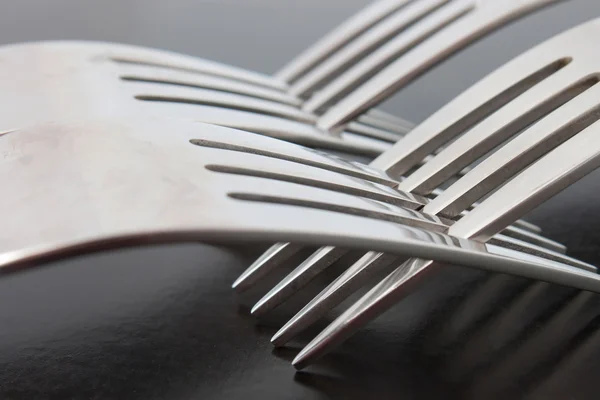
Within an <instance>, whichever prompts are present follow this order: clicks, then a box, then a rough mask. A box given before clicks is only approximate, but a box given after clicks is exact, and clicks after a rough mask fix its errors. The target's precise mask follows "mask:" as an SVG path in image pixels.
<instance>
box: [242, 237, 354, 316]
mask: <svg viewBox="0 0 600 400" xmlns="http://www.w3.org/2000/svg"><path fill="white" fill-rule="evenodd" d="M346 253H347V250H345V249H341V248H339V247H332V246H326V247H322V248H320V249H319V250H317V251H316V252H314V253H313V254H312V255H311V256H309V257H308V258H307V259H306V260H305V261H304V262H303V263H302V264H300V265H299V266H298V267H297V268H296V269H294V270H293V271H292V272H291V273H290V274H289V275H287V276H286V277H285V278H283V279H282V280H281V282H279V283H278V284H277V285H276V286H275V287H274V288H273V289H271V290H270V291H269V292H268V293H267V294H266V295H264V296H263V297H262V298H261V299H260V300H259V301H258V302H256V304H255V305H254V307H252V311H251V313H252V315H255V316H260V315H264V314H265V313H266V312H267V311H270V310H272V309H274V308H275V307H277V306H278V305H280V304H281V303H283V302H284V301H285V300H287V299H288V298H289V297H290V296H292V295H293V294H294V293H295V292H296V291H297V290H298V287H302V286H304V285H306V284H307V283H308V282H310V281H311V280H312V279H313V278H314V277H315V276H317V275H318V274H319V273H321V272H322V271H323V270H324V269H325V268H327V267H329V266H330V265H331V264H333V263H335V262H336V261H337V260H339V259H340V258H341V257H342V256H344V255H345V254H346Z"/></svg>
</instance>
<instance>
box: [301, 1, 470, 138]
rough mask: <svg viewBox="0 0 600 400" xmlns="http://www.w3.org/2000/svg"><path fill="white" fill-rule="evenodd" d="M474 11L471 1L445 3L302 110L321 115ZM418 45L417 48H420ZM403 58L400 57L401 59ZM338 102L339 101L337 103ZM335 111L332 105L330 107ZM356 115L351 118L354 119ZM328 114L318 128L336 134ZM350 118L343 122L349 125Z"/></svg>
mask: <svg viewBox="0 0 600 400" xmlns="http://www.w3.org/2000/svg"><path fill="white" fill-rule="evenodd" d="M474 8H475V4H474V2H473V1H471V0H458V1H456V2H452V3H449V4H447V5H446V6H444V7H441V8H440V9H438V10H436V11H434V12H433V13H431V14H430V15H428V16H427V17H425V18H423V19H422V20H421V21H420V23H418V24H415V25H414V26H412V27H410V28H408V29H407V30H405V31H404V32H402V34H401V35H398V36H397V37H396V38H394V39H392V40H390V41H388V42H387V43H386V44H384V45H383V46H381V47H380V48H378V49H377V50H375V51H374V52H372V53H371V54H369V56H368V57H366V58H364V59H362V60H361V61H359V62H358V63H356V64H355V65H354V66H353V67H352V68H350V69H349V70H347V71H345V72H343V73H342V74H341V75H340V76H338V77H336V78H335V79H333V80H332V81H331V82H329V83H328V84H327V85H326V86H325V87H323V88H321V89H320V90H319V91H318V92H317V93H315V94H314V95H313V96H312V97H311V98H310V99H309V100H307V101H306V102H305V103H304V106H303V107H304V109H305V110H306V111H309V112H313V113H321V112H323V111H326V109H327V108H328V107H329V106H330V105H332V104H334V103H335V102H336V101H337V100H340V99H342V98H343V96H345V95H347V94H348V92H350V91H351V90H352V89H354V88H356V87H357V86H358V85H360V84H361V83H362V82H363V81H364V80H366V79H368V78H369V77H370V74H372V73H374V72H376V71H377V70H378V69H381V68H382V67H384V66H385V64H386V62H389V61H390V60H393V59H394V58H397V57H398V56H403V55H404V54H405V53H407V52H409V50H410V49H411V48H413V47H416V48H420V47H422V46H424V44H423V43H422V42H423V41H425V40H426V39H427V38H428V37H430V36H432V35H434V34H435V33H436V32H438V31H440V30H442V29H443V28H444V27H447V26H448V25H450V24H452V23H453V22H454V21H456V20H457V19H459V18H460V17H463V16H464V15H466V14H467V13H468V12H469V11H471V10H473V9H474ZM419 44H420V46H417V45H419ZM402 59H404V57H400V60H402ZM340 103H341V101H340ZM333 108H336V107H335V106H334V107H332V109H333ZM358 115H359V114H358V113H357V114H355V115H353V117H355V116H356V117H357V116H358ZM331 116H332V114H331V112H330V111H326V112H325V114H324V116H323V118H322V121H320V125H321V126H322V127H324V128H325V129H327V130H331V131H335V129H334V127H339V126H340V125H341V124H336V125H335V126H334V125H328V124H327V122H328V121H329V119H330V118H331ZM349 121H350V118H349V119H347V120H345V121H344V122H349Z"/></svg>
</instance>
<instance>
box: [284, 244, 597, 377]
mask: <svg viewBox="0 0 600 400" xmlns="http://www.w3.org/2000/svg"><path fill="white" fill-rule="evenodd" d="M502 251H503V252H505V254H511V256H513V257H516V258H519V257H521V256H522V254H520V253H519V252H517V251H512V252H511V251H510V250H507V249H502ZM524 259H529V260H531V259H535V257H533V258H532V257H530V256H529V255H526V257H525V258H524ZM538 261H539V263H534V264H529V265H523V268H520V269H518V270H513V271H508V270H504V271H503V270H496V271H495V272H501V273H511V274H516V275H520V276H524V277H527V278H530V279H536V280H540V281H544V282H549V283H556V284H559V285H567V286H571V287H574V288H577V289H581V290H593V291H598V290H599V289H600V276H599V275H597V274H595V273H591V272H588V271H584V270H580V269H576V268H571V267H566V266H564V265H562V264H559V263H554V262H551V261H548V260H543V259H539V260H538ZM443 265H444V264H443V263H439V262H436V261H432V260H423V259H419V258H413V259H410V260H408V261H406V262H405V263H404V264H402V265H401V266H400V267H398V268H397V269H396V270H395V271H394V272H392V273H391V274H390V275H388V276H387V277H386V278H384V279H383V280H382V281H381V282H380V283H378V284H377V285H376V286H375V287H374V288H373V289H371V290H370V291H369V292H368V293H367V294H365V295H364V296H363V297H362V298H361V299H359V300H358V301H357V302H356V303H354V304H353V305H352V306H351V307H350V308H349V309H348V310H346V311H345V312H344V313H343V314H342V315H340V316H339V317H338V318H337V319H336V320H335V321H333V322H332V323H331V324H330V325H329V326H328V327H327V328H325V329H324V330H323V331H322V332H321V333H320V334H319V335H318V336H317V337H315V339H313V340H312V341H311V342H310V343H309V344H308V345H307V346H306V347H305V348H304V349H302V351H301V352H300V353H299V354H298V356H297V357H296V358H295V359H294V361H293V362H292V364H293V365H294V367H296V368H297V369H302V368H304V367H306V366H307V365H308V364H310V363H312V362H314V361H315V360H316V359H318V358H319V357H321V356H323V355H324V354H325V353H327V352H329V351H330V350H331V349H332V348H333V347H335V346H337V345H338V344H340V343H341V342H342V341H343V340H344V339H345V338H347V337H348V336H350V335H352V333H354V332H355V331H356V330H357V329H359V328H360V327H361V326H362V325H364V324H365V323H367V322H369V321H370V320H372V319H374V318H376V317H377V316H379V315H381V314H382V313H383V312H385V311H387V310H388V309H389V308H390V307H391V306H393V305H394V304H395V303H397V302H398V301H400V300H401V299H402V298H404V297H406V296H407V295H409V294H410V293H412V292H413V291H414V290H415V289H416V287H417V286H419V284H420V282H421V281H422V280H423V279H426V276H427V274H428V273H431V272H434V271H435V269H436V268H439V267H441V266H443ZM481 267H483V268H485V269H487V270H489V271H494V270H495V267H494V266H493V265H491V264H489V265H481Z"/></svg>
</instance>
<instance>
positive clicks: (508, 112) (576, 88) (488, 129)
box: [401, 66, 596, 211]
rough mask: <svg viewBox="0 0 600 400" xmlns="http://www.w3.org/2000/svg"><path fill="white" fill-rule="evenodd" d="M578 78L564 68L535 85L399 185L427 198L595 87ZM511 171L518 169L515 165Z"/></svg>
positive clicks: (577, 75)
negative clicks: (488, 155) (512, 139)
mask: <svg viewBox="0 0 600 400" xmlns="http://www.w3.org/2000/svg"><path fill="white" fill-rule="evenodd" d="M580 77H581V75H580V71H579V70H578V69H577V68H569V66H567V67H565V68H564V69H562V70H561V71H559V72H557V73H556V74H554V75H552V76H551V77H549V78H547V79H546V80H544V81H542V82H540V83H538V84H537V85H536V86H534V87H533V88H531V89H530V90H528V91H527V92H525V93H523V94H522V95H521V96H519V97H517V98H516V99H514V100H513V101H512V102H510V103H508V104H507V105H506V106H504V107H503V108H501V109H500V110H498V111H496V112H495V113H494V114H492V115H491V116H490V117H488V118H487V119H486V120H484V121H482V122H481V123H479V124H478V125H477V126H475V127H474V128H472V129H471V130H470V131H468V132H466V133H465V134H464V135H462V136H460V137H459V138H458V139H456V140H455V141H454V142H453V143H452V144H450V145H449V146H448V147H446V148H445V149H444V150H442V152H441V153H439V154H438V155H437V156H435V157H434V158H433V159H432V160H431V161H429V162H428V163H427V164H425V165H423V166H422V167H421V168H419V169H418V170H417V171H415V172H414V173H413V174H411V175H410V176H409V177H407V178H406V179H405V180H404V181H403V182H402V183H401V186H402V189H403V190H406V191H414V192H415V193H419V194H426V193H428V192H430V191H431V190H433V189H435V188H436V187H438V186H439V185H440V184H442V183H443V182H444V181H445V180H446V179H448V178H450V177H452V176H454V175H455V174H456V173H457V172H458V171H460V170H461V169H462V168H464V167H466V166H468V165H470V164H472V163H473V162H475V161H477V160H478V159H479V158H480V157H482V156H484V155H485V154H486V153H488V152H489V151H491V150H493V149H494V148H495V147H496V146H498V145H500V144H501V143H502V142H504V141H506V140H508V139H509V138H511V137H512V136H514V135H516V134H517V133H519V132H520V131H521V130H522V129H524V128H526V127H527V126H528V125H530V124H532V123H534V122H535V121H536V120H538V119H540V118H542V117H544V116H546V115H547V114H550V113H551V112H552V111H554V110H556V112H555V114H560V113H561V112H562V110H563V109H562V108H560V107H561V106H562V105H563V104H565V103H567V102H569V101H570V100H573V99H575V100H576V99H577V97H578V95H580V94H581V93H582V92H584V91H586V90H587V89H589V88H590V87H591V86H593V85H594V84H595V83H596V79H595V78H591V79H590V78H588V79H585V77H583V78H584V79H582V80H581V81H580V80H579V79H580ZM557 108H558V109H557ZM507 121H508V122H507ZM554 132H555V130H554V129H551V130H550V132H549V133H548V135H550V134H551V133H554ZM565 134H566V132H565ZM510 149H511V150H513V149H514V148H512V147H511V148H510ZM540 151H541V150H540ZM523 157H525V156H523ZM514 168H518V165H515V167H514ZM509 171H510V170H509ZM497 183H498V182H497V181H496V182H494V183H491V185H490V186H492V187H493V186H495V185H496V184H497ZM460 211H462V210H460Z"/></svg>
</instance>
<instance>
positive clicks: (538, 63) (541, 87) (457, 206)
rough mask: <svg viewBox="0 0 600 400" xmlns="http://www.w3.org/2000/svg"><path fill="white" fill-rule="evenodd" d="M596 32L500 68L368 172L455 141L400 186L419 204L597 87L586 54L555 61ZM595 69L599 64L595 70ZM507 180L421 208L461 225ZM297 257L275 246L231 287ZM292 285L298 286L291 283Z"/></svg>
mask: <svg viewBox="0 0 600 400" xmlns="http://www.w3.org/2000/svg"><path fill="white" fill-rule="evenodd" d="M591 26H593V25H583V26H582V27H580V28H578V29H575V30H574V31H569V33H568V34H565V36H558V37H556V38H555V39H551V40H549V41H547V42H545V43H544V44H542V45H540V46H538V47H536V48H534V49H533V50H531V51H529V52H527V53H525V54H524V55H522V56H520V57H518V58H517V59H515V60H514V61H512V62H510V63H508V64H507V65H506V66H504V67H501V68H499V69H498V70H497V71H495V72H493V73H492V74H490V75H489V76H488V77H486V78H484V79H483V80H482V81H480V82H479V83H477V84H475V85H474V86H472V87H471V88H470V89H468V90H467V91H465V92H464V93H463V94H461V95H459V96H458V97H457V98H456V99H454V100H453V101H451V102H450V103H449V104H447V105H446V106H445V107H443V108H442V109H440V110H439V111H438V112H436V113H435V114H433V115H432V116H431V117H430V118H429V119H427V120H426V121H424V122H423V123H422V124H421V125H419V126H417V127H416V128H415V129H414V130H413V131H412V132H411V133H410V134H408V135H407V136H406V137H405V138H404V139H402V140H401V141H399V142H398V143H397V144H396V145H395V146H394V147H393V148H392V149H391V150H390V151H388V152H386V153H384V154H383V155H381V156H380V157H378V158H377V159H376V160H375V161H373V163H372V164H371V165H372V166H373V167H375V168H380V169H383V170H385V171H386V172H387V173H388V174H390V175H391V176H392V177H394V178H397V179H399V178H401V176H402V175H403V174H406V173H407V172H409V171H411V170H412V169H414V168H415V167H417V166H418V164H419V162H420V161H421V160H423V158H425V157H426V156H427V155H428V154H431V153H434V152H435V151H436V149H437V148H439V147H441V146H444V145H445V144H446V143H448V142H449V141H452V140H453V139H456V140H455V141H454V142H453V143H452V144H450V145H448V146H447V147H446V148H445V149H444V150H443V151H441V152H440V153H439V154H438V155H437V156H436V157H434V158H432V159H430V160H429V161H428V162H427V163H425V164H423V166H422V167H421V168H418V169H417V170H416V171H415V172H414V173H412V174H411V175H410V176H408V178H406V179H404V180H402V181H401V182H400V183H399V185H398V189H400V190H403V191H405V192H412V193H414V194H418V195H422V196H424V195H427V194H429V193H431V192H432V191H433V190H434V189H435V188H436V187H438V186H440V185H441V184H443V183H444V182H445V181H447V180H448V179H449V178H451V177H452V176H453V175H454V174H456V173H457V172H458V171H460V170H461V169H462V168H464V167H466V166H467V165H469V164H471V163H472V162H474V161H476V160H477V159H478V158H480V157H482V156H484V155H485V154H486V153H487V152H489V151H491V150H492V149H493V148H494V147H496V146H498V145H500V144H501V143H502V142H503V141H505V140H507V139H509V138H510V137H512V136H514V135H515V134H517V133H518V132H519V131H521V130H522V129H524V128H526V127H527V126H528V125H529V124H531V123H533V122H535V121H536V120H537V119H539V118H541V117H543V116H544V115H545V114H548V113H549V112H550V111H552V109H553V108H556V107H557V106H560V105H561V104H563V103H566V102H568V101H569V100H570V99H572V98H574V97H575V96H576V95H577V94H579V93H581V92H582V91H585V90H586V89H588V88H589V87H590V86H592V85H593V84H595V83H596V80H595V77H594V76H593V74H592V72H593V71H592V72H589V73H590V74H591V75H590V76H589V77H587V79H584V78H586V75H585V74H586V73H588V72H586V70H585V67H586V66H587V65H586V60H587V59H589V58H590V56H587V55H585V54H582V53H585V51H586V50H585V46H584V48H582V49H581V48H580V49H579V53H577V55H578V60H579V59H581V60H582V61H579V62H577V63H576V64H573V63H572V56H561V55H558V54H559V52H567V54H573V53H574V51H575V49H573V48H572V46H571V45H570V44H569V43H566V42H564V39H563V37H570V36H569V35H571V36H577V39H581V36H582V35H583V34H581V33H578V32H584V31H586V30H590V29H592V28H590V27H591ZM590 65H594V64H593V63H591V62H590ZM582 71H584V72H582ZM579 80H580V81H579ZM496 110H497V111H496ZM461 135H462V136H461ZM457 137H458V138H457ZM517 143H518V142H517ZM510 149H514V147H512V146H509V147H507V148H506V149H504V150H502V152H501V153H499V154H504V155H506V154H507V153H506V151H508V150H510ZM515 151H516V152H515V153H514V155H511V154H510V153H508V155H506V156H507V157H508V156H512V157H514V158H515V160H514V161H513V162H514V163H515V164H518V165H521V166H524V165H527V163H528V162H531V159H532V158H534V157H536V156H539V152H540V151H541V149H538V150H537V152H536V151H530V152H529V153H526V154H524V155H521V154H520V151H519V150H515ZM518 165H516V167H518ZM479 171H483V170H482V169H479ZM510 172H511V169H510V168H505V169H501V170H498V171H489V172H487V174H483V175H481V174H480V173H479V174H476V173H471V174H467V176H468V178H467V177H465V178H463V179H462V180H461V185H453V186H451V187H450V188H449V189H448V190H447V191H446V192H444V193H443V194H442V193H441V192H438V197H437V198H436V200H435V201H434V202H433V204H427V205H425V203H424V204H423V206H424V208H423V211H424V212H428V213H431V214H438V213H439V214H440V215H441V216H445V217H447V218H453V217H456V216H458V215H459V214H460V213H461V211H463V210H465V209H466V208H467V207H469V206H470V205H471V204H473V203H474V202H476V201H477V200H478V199H479V198H481V197H482V196H484V195H485V194H486V193H487V192H489V191H490V190H491V189H493V188H494V187H496V186H497V185H498V184H500V183H502V182H503V181H504V180H505V179H507V178H509V177H510V175H509V173H510ZM466 182H469V183H468V187H466V186H464V184H465V183H466ZM297 250H299V248H298V247H296V246H291V245H287V246H286V245H284V244H278V245H276V246H275V247H274V248H272V249H270V250H269V251H268V252H267V253H266V254H265V256H264V257H261V258H260V259H259V260H257V262H255V263H254V264H253V265H252V266H251V267H250V268H249V269H248V270H247V271H246V272H245V273H244V274H242V276H240V278H239V279H238V280H237V281H236V282H235V283H234V287H235V288H238V289H240V290H244V289H246V288H248V287H249V286H251V285H252V284H253V283H255V282H256V281H257V280H258V279H259V278H260V277H261V276H264V274H266V273H267V272H268V271H269V270H271V269H273V268H275V267H276V266H277V265H278V264H279V263H281V262H284V261H285V260H286V259H287V258H288V257H289V256H291V255H292V254H294V253H295V252H296V251H297ZM341 255H343V250H334V249H328V250H325V249H322V250H320V251H319V252H318V254H315V255H314V256H313V257H311V258H310V261H309V262H307V263H306V264H305V265H303V267H302V268H308V267H309V266H311V268H314V269H315V270H319V269H320V268H323V267H325V266H326V265H328V264H329V263H333V262H334V261H335V260H336V259H337V258H339V257H341ZM338 256H339V257H338ZM288 284H290V285H292V284H293V285H298V284H299V283H298V282H297V281H296V280H294V281H291V282H288ZM294 287H297V286H294ZM279 289H281V288H279ZM271 294H274V293H271ZM263 300H264V301H262V302H261V303H264V305H263V307H261V308H257V311H259V310H261V309H263V310H265V308H264V307H267V304H272V303H271V302H270V301H269V302H267V300H268V299H263ZM269 300H271V299H269ZM259 312H260V311H259Z"/></svg>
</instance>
